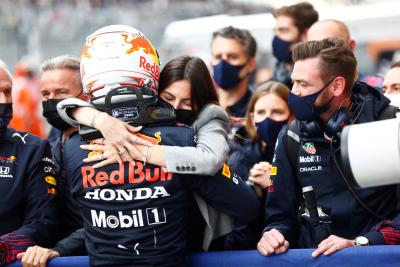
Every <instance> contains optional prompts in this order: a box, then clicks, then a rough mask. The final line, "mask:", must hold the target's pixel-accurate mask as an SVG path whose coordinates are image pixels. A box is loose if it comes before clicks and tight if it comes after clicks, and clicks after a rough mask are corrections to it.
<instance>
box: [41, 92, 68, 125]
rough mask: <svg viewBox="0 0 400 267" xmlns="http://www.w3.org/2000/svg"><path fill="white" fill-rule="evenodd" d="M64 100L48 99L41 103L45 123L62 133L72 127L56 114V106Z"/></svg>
mask: <svg viewBox="0 0 400 267" xmlns="http://www.w3.org/2000/svg"><path fill="white" fill-rule="evenodd" d="M62 100H64V99H48V100H46V101H43V102H42V107H43V117H45V118H46V119H47V122H48V123H49V124H50V125H51V126H53V127H54V128H57V129H58V130H60V131H62V132H64V131H66V130H68V129H69V128H71V127H72V126H71V125H69V124H68V123H66V122H65V121H64V120H63V119H62V118H61V117H60V115H58V112H57V104H58V103H59V102H61V101H62Z"/></svg>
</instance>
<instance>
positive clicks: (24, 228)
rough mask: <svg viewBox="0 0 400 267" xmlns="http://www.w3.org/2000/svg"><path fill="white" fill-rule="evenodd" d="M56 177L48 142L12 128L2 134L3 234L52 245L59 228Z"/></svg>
mask: <svg viewBox="0 0 400 267" xmlns="http://www.w3.org/2000/svg"><path fill="white" fill-rule="evenodd" d="M56 184H57V181H56V178H55V177H54V166H53V160H52V157H51V152H50V147H49V144H48V142H47V141H46V140H43V139H40V138H39V137H37V136H34V135H32V134H28V133H24V132H19V131H16V130H14V129H11V128H8V129H7V130H6V131H5V132H4V133H2V134H1V135H0V195H1V201H0V235H4V234H8V233H11V232H14V233H17V234H23V235H24V236H26V237H28V238H30V239H31V240H32V241H34V242H35V243H37V244H39V245H42V246H49V245H51V244H52V241H53V237H54V234H55V231H56V226H57V222H58V221H57V207H56V204H57V202H56V200H57V197H56V194H57V189H56Z"/></svg>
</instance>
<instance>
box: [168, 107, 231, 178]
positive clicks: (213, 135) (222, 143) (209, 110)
mask: <svg viewBox="0 0 400 267" xmlns="http://www.w3.org/2000/svg"><path fill="white" fill-rule="evenodd" d="M192 127H193V130H194V132H195V133H196V136H197V145H196V147H175V146H163V147H162V148H163V151H164V157H165V161H166V164H167V169H168V171H171V172H175V173H185V174H203V175H215V174H216V173H217V171H218V170H219V169H221V168H222V164H223V163H224V162H225V161H226V159H227V157H228V154H229V145H228V132H229V127H230V120H229V116H228V114H227V113H226V112H225V111H224V109H222V108H221V107H220V106H217V105H215V104H208V105H206V106H205V107H204V108H203V109H202V110H201V111H200V113H199V115H198V117H197V119H196V121H195V122H194V123H193V125H192Z"/></svg>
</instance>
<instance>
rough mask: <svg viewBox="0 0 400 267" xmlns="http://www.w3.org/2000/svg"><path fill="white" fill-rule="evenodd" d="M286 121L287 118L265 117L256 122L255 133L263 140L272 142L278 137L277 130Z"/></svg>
mask: <svg viewBox="0 0 400 267" xmlns="http://www.w3.org/2000/svg"><path fill="white" fill-rule="evenodd" d="M286 123H287V120H284V121H274V120H271V119H270V118H268V117H267V118H265V120H263V121H261V122H256V127H257V133H258V134H259V135H260V137H261V139H262V140H264V141H265V142H267V143H274V142H275V141H276V139H277V138H278V133H279V131H280V130H281V128H282V127H283V125H285V124H286Z"/></svg>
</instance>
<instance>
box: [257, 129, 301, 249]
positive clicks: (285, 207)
mask: <svg viewBox="0 0 400 267" xmlns="http://www.w3.org/2000/svg"><path fill="white" fill-rule="evenodd" d="M287 127H288V126H285V127H283V128H282V130H281V131H280V133H279V136H278V141H277V143H276V148H275V154H274V157H273V162H272V169H271V176H270V179H271V180H270V186H269V187H268V194H267V199H266V203H265V228H264V231H263V232H266V231H269V230H271V229H273V228H275V229H276V230H278V231H279V232H281V233H282V234H283V235H284V236H285V239H286V240H288V241H289V243H290V244H291V245H292V244H295V241H296V232H297V227H298V226H297V214H298V212H299V203H298V201H297V197H296V193H297V192H296V180H295V178H296V177H295V174H294V172H293V170H292V167H291V164H290V160H289V156H288V153H287V152H286V145H285V138H289V137H285V136H286V132H287ZM296 154H297V152H296ZM295 164H296V163H295Z"/></svg>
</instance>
